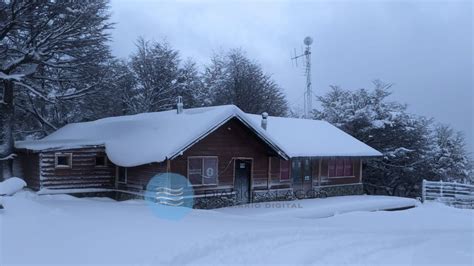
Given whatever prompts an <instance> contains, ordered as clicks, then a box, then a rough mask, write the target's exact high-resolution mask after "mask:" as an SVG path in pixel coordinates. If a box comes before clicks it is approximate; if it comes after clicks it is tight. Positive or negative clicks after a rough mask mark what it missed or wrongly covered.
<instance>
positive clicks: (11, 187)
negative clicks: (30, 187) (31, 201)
mask: <svg viewBox="0 0 474 266" xmlns="http://www.w3.org/2000/svg"><path fill="white" fill-rule="evenodd" d="M24 187H26V183H25V181H23V179H21V178H18V177H11V178H9V179H7V180H5V181H3V182H0V196H5V195H7V196H11V195H13V194H15V193H16V192H18V191H20V190H22V189H23V188H24Z"/></svg>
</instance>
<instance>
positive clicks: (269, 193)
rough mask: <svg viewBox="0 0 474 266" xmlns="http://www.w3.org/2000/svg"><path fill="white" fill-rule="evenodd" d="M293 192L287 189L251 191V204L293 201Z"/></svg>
mask: <svg viewBox="0 0 474 266" xmlns="http://www.w3.org/2000/svg"><path fill="white" fill-rule="evenodd" d="M294 199H295V196H294V195H293V190H292V189H291V188H289V189H273V190H272V189H270V190H256V191H253V202H265V201H282V200H294Z"/></svg>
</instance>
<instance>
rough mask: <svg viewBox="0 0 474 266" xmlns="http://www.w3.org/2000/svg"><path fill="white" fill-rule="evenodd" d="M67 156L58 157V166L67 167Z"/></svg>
mask: <svg viewBox="0 0 474 266" xmlns="http://www.w3.org/2000/svg"><path fill="white" fill-rule="evenodd" d="M68 161H69V160H68V157H67V156H58V165H69V163H68Z"/></svg>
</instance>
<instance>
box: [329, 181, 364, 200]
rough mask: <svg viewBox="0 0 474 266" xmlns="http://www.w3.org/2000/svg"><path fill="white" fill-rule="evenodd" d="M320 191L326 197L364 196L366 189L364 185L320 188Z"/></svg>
mask: <svg viewBox="0 0 474 266" xmlns="http://www.w3.org/2000/svg"><path fill="white" fill-rule="evenodd" d="M320 190H321V192H322V193H323V194H325V196H326V197H334V196H347V195H362V194H364V188H363V185H362V184H348V185H337V186H327V187H320Z"/></svg>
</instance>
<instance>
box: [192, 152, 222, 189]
mask: <svg viewBox="0 0 474 266" xmlns="http://www.w3.org/2000/svg"><path fill="white" fill-rule="evenodd" d="M217 178H218V160H217V157H216V156H203V157H198V156H193V157H188V179H189V182H190V183H191V185H193V186H202V185H217V182H218V181H217Z"/></svg>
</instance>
